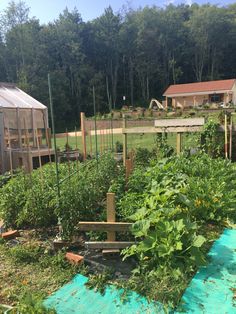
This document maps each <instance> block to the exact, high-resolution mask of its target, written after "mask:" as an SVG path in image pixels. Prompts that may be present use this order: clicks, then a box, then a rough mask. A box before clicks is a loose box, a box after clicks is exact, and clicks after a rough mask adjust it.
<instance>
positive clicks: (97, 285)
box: [86, 270, 113, 294]
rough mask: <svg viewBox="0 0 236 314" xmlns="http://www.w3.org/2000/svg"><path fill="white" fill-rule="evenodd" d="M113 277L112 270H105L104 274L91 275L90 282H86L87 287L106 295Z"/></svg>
mask: <svg viewBox="0 0 236 314" xmlns="http://www.w3.org/2000/svg"><path fill="white" fill-rule="evenodd" d="M112 277H113V274H112V271H111V270H105V271H104V272H102V273H98V274H94V275H90V276H89V280H88V281H87V282H86V287H87V288H88V289H95V290H96V291H98V292H100V293H101V294H104V293H105V291H106V286H107V283H108V282H109V280H111V279H112Z"/></svg>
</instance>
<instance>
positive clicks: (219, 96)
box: [210, 94, 223, 102]
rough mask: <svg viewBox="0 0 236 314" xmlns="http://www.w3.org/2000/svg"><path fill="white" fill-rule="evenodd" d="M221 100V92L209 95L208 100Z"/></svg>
mask: <svg viewBox="0 0 236 314" xmlns="http://www.w3.org/2000/svg"><path fill="white" fill-rule="evenodd" d="M222 100H223V94H213V95H210V102H221V101H222Z"/></svg>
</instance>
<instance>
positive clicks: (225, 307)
mask: <svg viewBox="0 0 236 314" xmlns="http://www.w3.org/2000/svg"><path fill="white" fill-rule="evenodd" d="M208 255H209V257H210V262H209V264H208V265H207V266H204V267H201V268H200V269H199V271H198V272H197V273H196V275H195V276H194V278H193V279H192V281H191V283H190V285H189V287H188V288H187V289H186V291H185V293H184V295H183V298H182V302H181V306H179V308H178V310H177V311H175V312H174V313H175V314H180V313H196V314H201V313H204V314H233V313H235V314H236V230H229V229H226V230H225V231H224V233H223V234H222V236H221V237H220V238H219V239H218V240H217V241H216V242H215V243H214V245H213V246H212V248H211V250H210V252H209V254H208ZM87 281H88V278H86V277H84V276H82V275H77V276H75V277H74V279H73V280H72V281H71V282H70V283H68V284H66V285H65V286H63V287H62V288H61V289H59V290H58V291H57V292H56V293H54V294H53V295H51V296H50V297H49V298H48V299H47V300H46V301H45V305H46V306H47V307H52V308H55V310H56V312H57V314H72V313H73V314H80V313H81V314H99V313H101V314H122V313H125V314H126V313H127V314H146V313H148V314H159V313H160V314H161V313H164V308H163V306H162V305H161V304H160V303H154V302H152V303H148V301H147V300H146V299H145V298H144V297H141V296H139V295H138V294H137V293H135V292H132V291H130V292H129V293H128V299H127V301H126V302H124V303H123V302H122V297H121V295H122V292H123V290H122V289H121V290H117V289H116V288H115V287H113V286H108V287H107V288H106V290H105V294H104V295H101V294H100V293H99V292H96V291H95V290H89V289H87V288H86V286H85V283H86V282H87ZM172 313H173V312H172Z"/></svg>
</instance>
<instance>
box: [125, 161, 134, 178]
mask: <svg viewBox="0 0 236 314" xmlns="http://www.w3.org/2000/svg"><path fill="white" fill-rule="evenodd" d="M132 171H133V162H132V159H126V161H125V177H126V181H127V180H128V179H129V176H130V175H131V173H132Z"/></svg>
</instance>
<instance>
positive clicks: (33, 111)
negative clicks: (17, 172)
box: [0, 83, 54, 174]
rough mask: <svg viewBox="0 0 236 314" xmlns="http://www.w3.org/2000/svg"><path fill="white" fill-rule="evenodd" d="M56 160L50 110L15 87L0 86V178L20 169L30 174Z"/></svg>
mask: <svg viewBox="0 0 236 314" xmlns="http://www.w3.org/2000/svg"><path fill="white" fill-rule="evenodd" d="M43 139H45V143H43ZM53 157H54V150H52V148H51V132H50V129H49V127H48V111H47V107H46V106H44V105H43V104H41V103H40V102H38V101H37V100H36V99H34V98H32V97H31V96H29V95H28V94H26V93H24V92H23V91H22V90H20V89H19V88H17V87H16V86H15V85H14V84H9V83H0V174H1V173H2V174H3V173H5V172H6V171H10V172H11V173H12V172H13V170H14V169H16V168H19V167H23V168H24V169H25V171H26V172H30V171H32V170H33V168H35V167H37V166H41V165H42V164H43V163H46V162H47V161H49V160H51V159H52V158H53Z"/></svg>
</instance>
